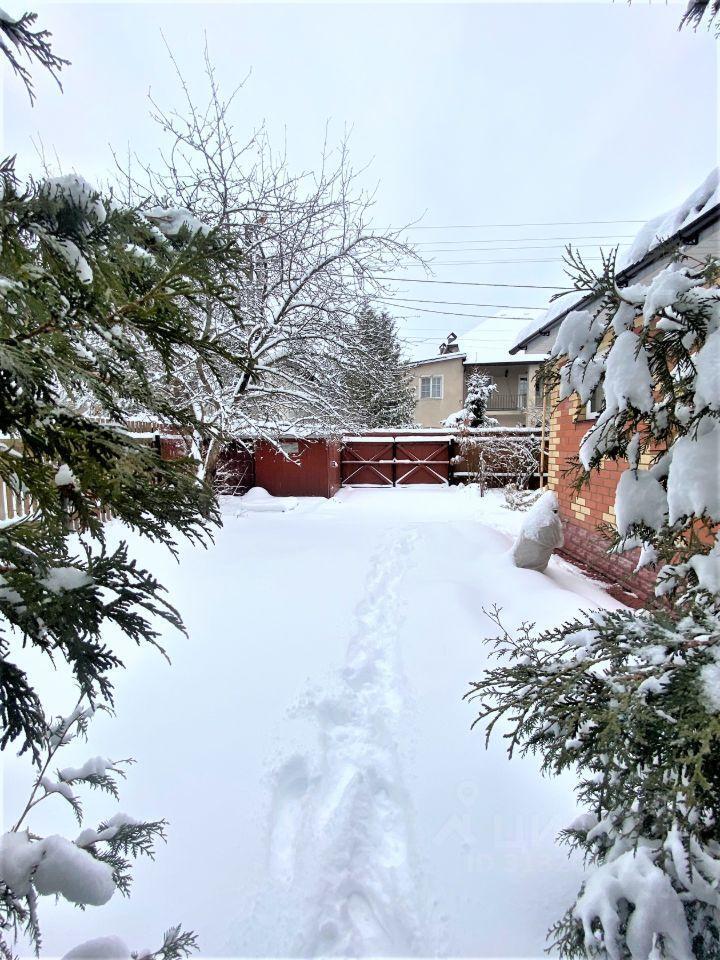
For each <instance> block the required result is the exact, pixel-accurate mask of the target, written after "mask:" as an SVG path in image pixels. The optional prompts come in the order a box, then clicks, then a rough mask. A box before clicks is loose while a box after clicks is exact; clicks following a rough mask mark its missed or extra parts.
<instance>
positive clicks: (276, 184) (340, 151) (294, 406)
mask: <svg viewBox="0 0 720 960" xmlns="http://www.w3.org/2000/svg"><path fill="white" fill-rule="evenodd" d="M173 64H174V65H175V69H176V71H177V74H178V78H179V80H180V83H181V84H182V88H183V90H184V94H185V108H184V112H182V113H180V112H168V111H165V110H163V109H162V108H161V107H160V106H159V105H158V104H157V103H155V102H153V116H154V119H155V120H156V122H157V123H158V125H159V127H160V128H161V129H162V131H163V135H164V138H165V144H166V146H165V149H164V151H163V152H162V154H161V157H162V160H161V163H160V165H159V167H154V166H151V165H147V164H143V163H141V162H139V161H138V160H137V158H134V159H133V158H128V160H127V161H125V162H121V161H119V160H118V159H117V158H116V162H117V165H118V169H119V171H120V174H121V176H120V184H119V186H120V187H121V189H122V190H124V192H125V193H126V194H127V199H128V200H130V201H132V202H133V203H139V204H140V205H141V206H142V207H143V208H144V209H145V214H146V216H147V218H148V219H149V220H150V221H151V222H154V223H156V224H157V225H158V226H160V227H161V229H163V224H162V219H163V217H164V216H165V210H166V209H167V208H168V207H172V208H178V207H180V208H185V209H187V210H188V211H192V213H193V214H194V215H196V216H197V217H199V218H200V219H201V220H203V221H204V222H205V223H207V224H208V225H210V226H211V227H218V226H219V227H222V228H223V229H225V230H229V231H233V232H237V233H239V235H240V237H241V242H242V245H243V248H244V251H245V262H244V265H243V266H242V268H241V269H238V270H237V272H236V275H235V277H234V286H235V291H236V297H237V305H236V308H235V309H233V310H228V309H226V308H223V307H221V306H220V307H219V306H218V305H217V304H216V303H212V304H211V303H207V304H200V305H199V306H198V309H197V312H196V316H195V323H196V324H197V329H198V335H199V336H200V337H202V338H203V339H205V340H209V341H211V342H214V343H216V344H218V345H219V346H220V347H221V348H222V350H224V351H225V352H226V353H227V355H228V356H232V357H233V358H235V361H237V358H238V357H240V358H241V359H242V371H238V368H237V362H235V363H234V364H231V363H228V364H227V365H225V366H223V364H222V363H221V364H219V365H216V366H215V368H214V369H210V368H209V367H208V366H207V364H205V363H204V362H203V361H199V362H198V359H197V358H196V357H195V356H194V355H192V354H190V353H188V358H187V362H186V363H185V364H183V365H180V366H179V367H178V368H177V369H176V370H175V371H173V374H172V376H171V380H170V387H169V388H170V389H171V390H172V391H173V393H174V394H175V395H176V396H177V397H178V398H182V400H183V401H184V402H189V403H191V404H192V406H193V408H194V410H195V414H196V416H197V418H198V420H199V421H200V422H202V423H203V424H205V425H206V426H210V427H212V429H213V431H214V433H215V439H214V440H212V441H211V442H210V443H209V444H205V445H204V446H202V447H201V446H200V444H199V437H198V438H196V442H195V443H194V449H193V453H194V455H195V456H196V457H198V459H199V461H200V463H201V467H200V472H201V475H202V476H203V477H204V478H208V479H212V477H213V474H214V472H215V469H216V466H217V459H218V455H219V452H220V449H221V446H222V443H223V442H224V441H225V440H228V439H232V440H235V441H238V440H239V441H241V442H246V441H247V439H248V438H252V437H264V438H270V439H273V438H277V437H278V436H279V435H281V434H282V433H287V432H290V431H293V432H295V431H306V432H308V431H311V430H312V431H323V432H334V431H338V430H340V429H342V428H343V427H347V426H351V425H352V423H351V415H350V411H349V410H348V408H347V404H346V403H345V398H344V396H343V391H342V387H341V384H342V382H343V378H342V377H341V376H340V373H341V371H342V370H343V366H344V364H345V363H346V362H347V361H348V358H349V357H353V358H354V361H355V362H357V360H358V357H359V359H360V360H361V362H363V363H365V364H366V365H367V366H368V369H371V368H372V364H373V363H377V362H380V361H379V360H378V359H377V358H375V357H374V356H373V355H372V353H371V352H369V351H365V352H364V353H363V350H364V348H363V345H362V343H360V342H358V338H357V336H356V335H355V323H354V318H355V317H356V316H357V315H358V313H359V312H360V311H361V310H364V309H366V308H367V306H368V304H370V303H372V302H373V300H374V299H375V298H379V297H382V296H386V287H385V286H384V283H383V280H382V277H383V276H385V275H387V274H388V273H389V272H390V271H391V270H392V269H393V267H396V266H397V265H399V264H400V263H401V262H404V263H406V262H407V260H408V258H409V257H410V258H412V259H415V260H417V259H418V258H417V257H416V256H415V254H414V252H413V251H412V250H411V249H409V248H408V247H407V246H406V245H405V244H403V243H401V242H400V239H399V234H400V231H379V230H377V229H376V228H374V227H373V225H372V220H371V215H372V208H373V202H374V198H373V195H372V194H369V193H368V192H367V191H365V190H364V189H363V187H362V183H361V180H362V175H363V172H364V171H356V170H354V169H353V167H352V165H351V163H350V159H349V155H348V140H347V137H345V138H344V139H343V140H342V141H341V142H340V144H339V145H338V147H337V148H335V149H330V148H329V147H328V145H327V142H326V143H325V145H324V146H323V149H322V153H321V157H320V165H319V169H318V170H317V171H315V172H309V173H302V174H299V175H294V174H293V173H292V172H291V171H290V168H289V165H288V162H287V158H286V155H285V153H284V152H283V153H280V154H276V153H275V152H274V151H273V149H272V146H271V143H270V140H269V137H268V135H267V132H266V131H265V130H264V129H261V130H258V131H256V132H255V133H254V134H253V135H252V137H250V139H249V140H248V141H247V142H244V143H241V142H240V141H239V140H238V138H237V136H236V134H235V132H234V129H233V125H232V122H231V117H230V114H231V107H232V104H233V101H234V99H235V96H236V93H237V91H235V92H234V93H233V94H232V95H231V96H229V97H228V98H226V99H224V98H223V96H222V94H221V92H220V90H219V88H218V84H217V81H216V76H215V72H214V68H213V66H212V63H211V61H210V58H209V56H208V54H207V51H206V53H205V73H206V78H207V82H208V87H209V92H208V97H207V102H206V103H205V105H204V106H202V107H199V106H197V105H196V103H195V101H194V100H193V97H192V96H191V94H190V92H189V90H188V87H187V85H186V84H185V82H184V80H183V78H182V75H181V74H180V71H179V70H178V68H177V64H175V61H174V60H173ZM238 316H240V317H241V319H238ZM164 375H165V373H164V371H163V376H164ZM349 418H350V419H349Z"/></svg>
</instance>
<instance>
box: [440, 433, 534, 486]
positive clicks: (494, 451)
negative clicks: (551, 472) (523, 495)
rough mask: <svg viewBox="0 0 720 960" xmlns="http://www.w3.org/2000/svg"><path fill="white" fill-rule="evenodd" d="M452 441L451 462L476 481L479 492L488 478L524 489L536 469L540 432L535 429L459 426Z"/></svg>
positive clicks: (501, 483)
mask: <svg viewBox="0 0 720 960" xmlns="http://www.w3.org/2000/svg"><path fill="white" fill-rule="evenodd" d="M455 445H456V449H457V454H456V456H455V457H454V458H453V464H454V466H456V467H461V468H463V469H464V470H465V472H466V474H467V478H468V480H469V481H470V482H471V483H477V484H478V485H479V487H480V492H481V493H484V491H485V488H486V486H487V484H488V481H489V480H493V481H494V482H496V483H497V485H506V484H507V485H510V486H512V488H513V489H515V490H518V491H524V490H526V489H527V486H528V484H529V483H530V481H531V480H532V478H533V477H534V476H536V475H537V472H538V469H539V462H540V435H539V433H536V432H535V431H528V430H523V431H513V430H504V429H501V428H497V427H490V428H480V429H479V430H470V429H461V430H459V431H458V434H457V438H456V441H455Z"/></svg>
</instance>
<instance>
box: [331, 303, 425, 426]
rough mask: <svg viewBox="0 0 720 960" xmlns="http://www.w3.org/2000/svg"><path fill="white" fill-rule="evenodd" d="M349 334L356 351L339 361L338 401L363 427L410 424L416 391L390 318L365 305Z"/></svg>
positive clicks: (383, 311) (384, 312) (382, 312)
mask: <svg viewBox="0 0 720 960" xmlns="http://www.w3.org/2000/svg"><path fill="white" fill-rule="evenodd" d="M351 338H352V340H353V341H354V343H355V352H354V353H353V355H351V356H347V357H345V358H344V360H343V362H342V363H341V365H340V381H339V387H340V397H339V403H340V404H342V405H344V406H345V407H346V408H347V409H348V411H349V414H350V417H351V419H352V420H354V421H355V422H357V423H358V425H359V426H362V427H367V428H370V429H382V428H390V427H407V426H409V425H411V424H412V423H413V421H414V418H415V394H414V391H413V389H412V385H411V382H410V375H409V373H408V369H407V366H406V365H405V364H404V363H403V360H402V347H401V345H400V341H399V339H398V335H397V329H396V326H395V321H394V320H393V318H392V317H391V316H390V315H389V314H388V313H387V311H385V310H381V311H379V312H378V311H376V310H374V309H373V308H372V307H366V308H365V309H363V310H361V311H360V312H359V313H358V314H357V315H356V317H355V318H354V323H353V329H352V333H351Z"/></svg>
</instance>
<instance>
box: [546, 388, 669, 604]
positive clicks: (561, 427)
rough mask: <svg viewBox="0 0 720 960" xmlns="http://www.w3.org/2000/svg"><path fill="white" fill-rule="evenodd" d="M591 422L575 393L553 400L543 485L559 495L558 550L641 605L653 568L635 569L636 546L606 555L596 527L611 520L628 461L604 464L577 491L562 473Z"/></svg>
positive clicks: (615, 593) (624, 599)
mask: <svg viewBox="0 0 720 960" xmlns="http://www.w3.org/2000/svg"><path fill="white" fill-rule="evenodd" d="M591 426H592V420H589V419H586V417H585V409H584V407H581V405H580V402H579V401H578V399H577V398H575V397H573V398H571V399H569V400H564V401H563V402H562V403H560V404H557V405H556V406H555V408H554V412H553V415H552V417H551V420H550V429H549V441H548V449H549V463H548V486H549V487H550V489H551V490H554V491H555V492H556V493H557V495H558V500H559V502H560V515H561V517H562V520H563V526H564V528H565V546H564V547H563V549H562V550H561V551H560V552H561V554H562V555H563V556H565V557H566V558H567V559H568V560H571V561H572V562H573V563H575V564H577V565H578V566H580V567H582V568H584V569H585V570H586V571H587V572H588V573H589V574H590V575H591V576H594V577H597V578H599V579H601V580H604V581H605V582H606V584H607V585H608V591H609V593H610V594H611V595H612V596H614V597H616V598H617V599H618V600H621V601H622V602H623V603H627V604H628V605H629V606H634V607H637V606H641V605H642V603H643V602H645V601H646V600H647V599H648V598H649V597H650V596H651V595H652V592H653V587H654V583H655V572H654V571H652V570H647V569H646V570H641V571H639V572H638V573H635V567H636V566H637V561H638V555H639V551H637V550H633V551H631V552H629V553H626V554H622V555H619V556H618V555H616V554H613V555H609V554H608V552H607V551H608V547H609V542H608V541H607V539H606V538H605V537H604V536H603V535H602V533H601V532H600V530H599V529H598V527H599V526H600V525H601V524H603V523H614V521H615V508H614V505H615V488H616V486H617V483H618V480H619V479H620V474H621V473H622V472H623V470H625V469H626V468H627V464H626V463H625V462H624V461H618V462H617V463H613V462H608V463H605V464H604V465H603V467H602V468H601V469H600V470H599V471H595V472H593V475H592V478H591V480H590V482H589V483H588V484H586V485H585V486H584V487H583V489H582V490H581V491H580V493H579V494H578V493H576V492H575V490H574V489H573V477H572V475H570V476H568V475H565V471H566V470H567V469H568V468H569V467H570V465H571V463H572V461H573V459H575V458H576V457H577V454H578V450H579V448H580V441H581V440H582V438H583V437H584V436H585V434H586V433H587V431H588V430H589V429H590V427H591Z"/></svg>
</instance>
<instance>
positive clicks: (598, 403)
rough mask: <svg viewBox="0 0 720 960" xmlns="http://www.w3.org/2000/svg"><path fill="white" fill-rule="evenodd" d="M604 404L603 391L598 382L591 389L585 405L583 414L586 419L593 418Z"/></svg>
mask: <svg viewBox="0 0 720 960" xmlns="http://www.w3.org/2000/svg"><path fill="white" fill-rule="evenodd" d="M604 406H605V391H604V390H603V387H602V384H601V383H599V384H598V385H597V386H596V387H595V389H594V390H593V392H592V394H591V396H590V399H589V400H588V402H587V404H586V406H585V416H586V417H587V419H588V420H594V419H595V418H596V417H597V416H598V415H599V414H600V413H601V411H602V408H603V407H604Z"/></svg>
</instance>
